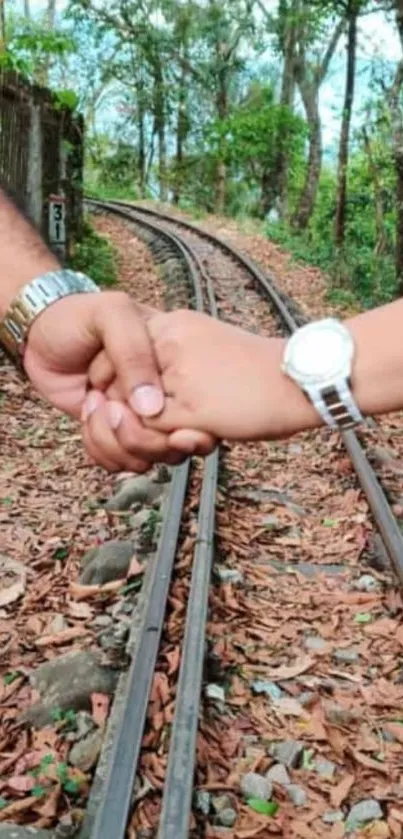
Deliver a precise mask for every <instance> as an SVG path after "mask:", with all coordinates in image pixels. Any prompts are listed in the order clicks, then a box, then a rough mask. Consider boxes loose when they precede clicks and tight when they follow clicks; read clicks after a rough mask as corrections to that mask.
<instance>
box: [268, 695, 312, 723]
mask: <svg viewBox="0 0 403 839" xmlns="http://www.w3.org/2000/svg"><path fill="white" fill-rule="evenodd" d="M271 705H272V707H273V708H275V709H276V711H279V712H280V713H281V714H284V716H286V717H300V718H301V719H303V720H310V718H311V715H310V714H309V713H308V711H306V710H305V708H304V707H303V706H302V705H301V703H300V702H298V701H297V700H296V699H291V698H290V699H289V698H288V697H286V698H285V699H274V700H273V701H272V703H271Z"/></svg>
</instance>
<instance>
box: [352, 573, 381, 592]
mask: <svg viewBox="0 0 403 839" xmlns="http://www.w3.org/2000/svg"><path fill="white" fill-rule="evenodd" d="M351 588H352V589H354V590H355V591H367V592H369V593H371V592H372V591H379V589H380V588H381V584H380V582H379V581H378V580H377V579H376V577H373V576H372V574H363V575H362V576H361V577H359V579H358V580H354V581H353V583H352V585H351Z"/></svg>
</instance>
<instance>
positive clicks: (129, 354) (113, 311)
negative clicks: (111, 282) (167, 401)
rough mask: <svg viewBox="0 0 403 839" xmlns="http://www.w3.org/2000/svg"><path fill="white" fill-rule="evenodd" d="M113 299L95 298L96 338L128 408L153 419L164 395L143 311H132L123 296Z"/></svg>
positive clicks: (160, 409)
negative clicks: (112, 369)
mask: <svg viewBox="0 0 403 839" xmlns="http://www.w3.org/2000/svg"><path fill="white" fill-rule="evenodd" d="M113 295H114V297H113V299H112V297H111V295H109V294H107V293H104V294H102V295H99V300H100V303H99V306H98V308H97V311H96V317H95V330H96V333H97V337H98V339H100V340H101V342H102V345H103V347H104V349H105V351H106V354H107V355H108V357H109V359H110V361H111V362H112V364H113V367H114V369H115V372H116V376H117V379H118V383H119V386H120V387H121V388H122V391H123V394H124V397H125V399H126V401H127V402H128V403H129V405H130V406H131V408H132V409H133V410H134V411H135V412H136V413H137V414H139V415H140V416H144V417H153V416H157V415H158V414H159V413H161V411H162V410H163V407H164V393H163V389H162V385H161V382H160V378H159V371H158V365H157V361H156V358H155V355H154V351H153V348H152V345H151V341H150V338H149V335H148V332H147V327H146V324H145V321H144V319H143V317H142V314H141V313H142V311H143V309H142V308H140V307H136V305H135V304H134V303H133V302H131V301H130V300H129V299H128V297H127V295H125V294H122V295H120V294H119V292H114V293H113ZM102 298H104V300H103V302H102Z"/></svg>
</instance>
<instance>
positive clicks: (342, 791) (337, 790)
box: [330, 775, 355, 809]
mask: <svg viewBox="0 0 403 839" xmlns="http://www.w3.org/2000/svg"><path fill="white" fill-rule="evenodd" d="M354 784H355V775H346V776H345V778H343V779H342V780H341V781H340V783H339V784H337V787H333V788H332V789H331V790H330V803H331V805H332V807H334V808H335V809H338V808H339V807H340V806H341V805H342V804H343V801H345V800H346V798H347V796H348V794H349V792H350V790H351V789H352V787H353V786H354Z"/></svg>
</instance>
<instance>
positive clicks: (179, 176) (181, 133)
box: [172, 67, 188, 204]
mask: <svg viewBox="0 0 403 839" xmlns="http://www.w3.org/2000/svg"><path fill="white" fill-rule="evenodd" d="M186 83H187V73H186V70H185V69H184V67H183V68H182V73H181V80H180V83H179V96H178V115H177V122H176V153H175V179H174V189H173V197H172V201H173V203H174V204H179V201H180V197H181V192H182V185H183V184H182V181H183V148H184V144H185V140H186V137H187V133H188V118H187V112H186V100H187V90H186Z"/></svg>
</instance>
